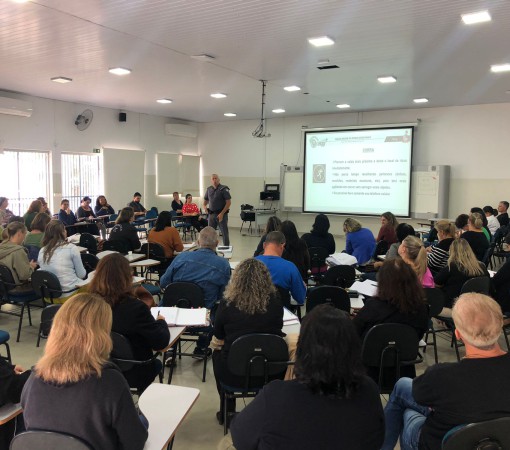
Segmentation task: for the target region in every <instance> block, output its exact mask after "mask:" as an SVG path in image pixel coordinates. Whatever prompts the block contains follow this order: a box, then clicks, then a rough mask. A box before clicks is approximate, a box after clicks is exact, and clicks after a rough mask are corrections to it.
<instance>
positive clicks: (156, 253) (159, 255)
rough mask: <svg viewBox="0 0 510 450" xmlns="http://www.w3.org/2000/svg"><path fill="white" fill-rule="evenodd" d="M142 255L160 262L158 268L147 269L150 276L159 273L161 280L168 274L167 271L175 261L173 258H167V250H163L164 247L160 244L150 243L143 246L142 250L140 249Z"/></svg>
mask: <svg viewBox="0 0 510 450" xmlns="http://www.w3.org/2000/svg"><path fill="white" fill-rule="evenodd" d="M140 253H143V254H144V255H146V256H147V258H150V259H155V260H156V261H159V265H158V266H153V267H148V268H147V273H148V274H153V273H157V274H158V277H159V278H161V277H162V276H163V274H164V273H165V272H166V269H167V268H168V266H169V265H170V263H171V262H172V260H173V258H167V257H166V256H165V249H164V248H163V246H162V245H160V244H158V243H152V242H150V243H149V242H148V243H146V244H143V245H142V248H141V249H140Z"/></svg>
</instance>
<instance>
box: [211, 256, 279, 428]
mask: <svg viewBox="0 0 510 450" xmlns="http://www.w3.org/2000/svg"><path fill="white" fill-rule="evenodd" d="M282 327H283V308H282V304H281V302H280V298H279V295H278V292H277V290H276V288H275V287H274V285H273V283H272V281H271V275H270V273H269V270H268V269H267V267H266V266H265V265H264V263H262V262H260V261H258V260H256V259H254V258H249V259H245V260H244V261H242V262H241V263H240V264H239V265H238V266H237V267H236V270H235V271H234V274H233V275H232V278H231V280H230V283H229V284H228V286H227V288H226V289H225V292H224V295H223V300H222V302H221V303H220V305H219V307H218V311H217V313H216V318H215V320H214V333H213V334H214V338H213V342H214V343H215V344H216V345H215V347H216V348H219V346H220V345H222V347H221V349H220V350H217V349H215V351H214V353H213V366H214V376H215V377H216V385H217V388H218V392H219V393H220V397H221V385H220V381H221V382H222V383H225V384H227V385H230V386H243V385H244V381H245V379H244V377H238V376H235V375H233V374H232V373H230V371H229V370H228V366H227V359H228V353H229V350H230V347H231V346H232V344H233V342H234V341H235V340H236V339H237V338H238V337H241V336H244V335H245V334H251V333H270V334H277V335H281V334H282ZM283 374H284V373H282V378H283ZM234 411H235V400H234V401H233V402H232V403H231V404H230V405H229V407H228V411H227V412H229V413H233V412H234ZM216 418H217V419H218V421H219V422H220V424H222V423H223V402H222V401H221V399H220V411H219V412H218V413H216Z"/></svg>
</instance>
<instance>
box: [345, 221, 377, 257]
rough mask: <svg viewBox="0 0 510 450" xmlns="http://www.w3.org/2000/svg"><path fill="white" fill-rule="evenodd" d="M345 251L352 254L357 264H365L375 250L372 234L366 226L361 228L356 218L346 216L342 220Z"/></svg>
mask: <svg viewBox="0 0 510 450" xmlns="http://www.w3.org/2000/svg"><path fill="white" fill-rule="evenodd" d="M344 233H345V252H346V253H347V254H349V255H352V256H354V257H355V258H356V259H357V261H358V264H365V263H367V262H368V261H370V259H371V258H372V256H373V254H374V250H375V239H374V235H373V234H372V232H371V231H370V230H369V229H368V228H362V226H361V223H359V222H358V221H357V220H356V219H352V218H350V217H349V218H347V219H346V220H345V222H344Z"/></svg>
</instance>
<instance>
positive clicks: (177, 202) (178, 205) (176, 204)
mask: <svg viewBox="0 0 510 450" xmlns="http://www.w3.org/2000/svg"><path fill="white" fill-rule="evenodd" d="M172 197H173V200H172V211H175V212H176V213H177V215H179V216H182V201H181V199H180V198H179V193H178V192H174V193H173V194H172Z"/></svg>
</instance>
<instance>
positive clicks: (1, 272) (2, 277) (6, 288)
mask: <svg viewBox="0 0 510 450" xmlns="http://www.w3.org/2000/svg"><path fill="white" fill-rule="evenodd" d="M18 286H22V285H21V284H16V283H15V281H14V277H13V276H12V272H11V270H10V269H9V268H8V267H7V266H4V265H3V264H0V299H1V301H2V304H4V303H8V304H11V305H15V306H18V307H19V308H20V312H19V313H18V312H12V311H2V310H1V309H0V312H3V313H4V314H10V315H11V316H16V317H19V325H18V335H17V338H16V342H19V337H20V334H21V326H22V325H23V314H24V312H25V307H26V309H27V314H28V323H29V324H30V326H32V316H31V314H30V303H31V302H33V301H35V300H39V299H40V298H41V296H40V295H38V294H37V293H36V292H35V291H33V290H30V291H24V292H16V291H14V289H15V288H16V287H18Z"/></svg>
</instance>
